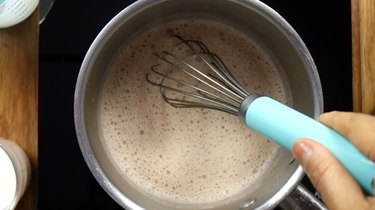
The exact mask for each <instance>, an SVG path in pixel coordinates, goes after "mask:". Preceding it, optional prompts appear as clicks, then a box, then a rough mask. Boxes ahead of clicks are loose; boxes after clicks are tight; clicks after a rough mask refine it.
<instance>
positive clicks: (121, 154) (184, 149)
mask: <svg viewBox="0 0 375 210" xmlns="http://www.w3.org/2000/svg"><path fill="white" fill-rule="evenodd" d="M171 33H176V34H179V35H181V36H183V37H184V38H187V39H191V38H193V39H198V40H201V41H203V42H204V43H205V44H206V45H207V46H208V47H209V49H210V50H211V51H212V52H215V53H216V54H218V55H219V57H221V58H222V60H223V61H224V63H225V64H226V65H227V66H228V68H229V69H230V70H231V71H232V73H233V74H234V75H235V76H236V78H237V79H238V80H239V82H240V83H241V84H242V85H243V86H244V87H246V88H247V89H248V90H249V91H250V92H257V93H261V94H265V95H268V96H271V97H273V98H275V99H277V100H279V101H282V102H285V100H286V99H285V92H284V89H283V87H282V81H281V79H280V76H279V75H278V73H277V71H276V68H275V66H274V64H273V63H272V61H271V60H270V59H269V58H268V57H267V56H266V55H265V54H264V52H262V51H261V50H260V49H259V48H258V47H257V46H256V45H255V44H254V43H253V42H252V41H251V40H250V39H248V38H247V37H245V36H244V35H243V34H241V33H239V32H237V31H234V30H233V29H231V28H228V27H226V26H225V25H222V24H218V23H216V22H212V21H208V20H198V19H191V20H179V21H173V22H169V23H166V24H163V25H160V26H158V27H154V28H152V29H150V30H149V31H146V32H144V33H142V34H141V35H140V36H138V37H137V38H135V39H134V40H133V41H132V42H131V43H130V44H129V45H127V46H126V47H125V48H124V49H123V51H122V52H121V53H120V54H119V56H118V57H117V59H116V61H115V63H114V65H113V66H112V67H111V69H110V74H109V75H108V78H107V80H106V83H105V85H104V88H103V92H102V98H101V100H100V104H101V106H100V107H101V108H100V112H99V115H100V118H99V119H100V123H101V129H102V131H101V132H102V141H103V143H104V145H105V146H106V147H107V152H108V154H109V155H110V156H111V157H112V159H113V161H114V162H115V165H116V166H117V167H118V168H119V170H120V171H121V173H122V174H123V176H124V179H125V180H127V181H129V182H131V183H133V185H135V186H137V187H138V188H140V189H142V190H144V191H145V192H148V193H150V194H151V195H153V196H155V197H158V198H162V199H165V200H168V201H172V202H177V203H194V204H199V203H210V202H216V201H220V200H224V199H226V198H228V197H231V196H233V195H235V194H237V193H241V192H243V191H244V190H249V189H251V186H252V184H254V182H255V181H256V180H257V178H258V177H259V176H261V175H262V174H263V172H264V171H265V170H266V169H267V167H268V166H269V165H271V164H272V161H273V159H274V157H275V153H276V151H277V149H278V147H277V146H275V145H274V144H272V143H270V142H269V141H267V140H265V139H264V138H262V137H260V136H259V135H258V134H256V133H254V132H252V131H250V130H249V129H247V128H246V126H245V125H243V124H242V123H241V122H240V121H239V119H238V117H236V116H232V115H229V114H226V113H222V112H218V111H213V110H208V109H176V108H173V107H171V106H170V105H168V104H166V103H165V102H164V101H163V100H162V98H161V96H160V93H159V91H158V88H155V87H153V86H151V85H150V84H148V83H147V82H146V80H145V75H146V73H147V72H149V71H150V67H151V66H152V65H153V64H155V63H158V60H157V59H156V57H155V56H154V55H153V54H152V53H153V52H159V51H162V50H168V49H172V48H174V47H175V42H174V41H173V40H171V38H169V35H170V34H171Z"/></svg>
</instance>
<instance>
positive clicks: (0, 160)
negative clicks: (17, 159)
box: [0, 146, 17, 209]
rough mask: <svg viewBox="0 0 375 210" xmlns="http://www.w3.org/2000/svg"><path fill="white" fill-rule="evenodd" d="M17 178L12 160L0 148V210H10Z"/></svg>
mask: <svg viewBox="0 0 375 210" xmlns="http://www.w3.org/2000/svg"><path fill="white" fill-rule="evenodd" d="M16 188H17V176H16V171H15V169H14V166H13V163H12V160H11V159H10V157H9V156H8V154H7V153H6V152H5V151H4V149H3V148H2V147H1V146H0V209H10V208H11V206H12V203H13V201H14V199H15V196H16Z"/></svg>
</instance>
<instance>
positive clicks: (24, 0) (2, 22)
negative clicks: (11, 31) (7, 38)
mask: <svg viewBox="0 0 375 210" xmlns="http://www.w3.org/2000/svg"><path fill="white" fill-rule="evenodd" d="M38 4H39V0H0V28H7V27H10V26H13V25H16V24H17V23H19V22H21V21H23V20H25V19H26V18H27V17H29V16H30V15H31V13H33V11H34V10H35V8H36V7H37V6H38Z"/></svg>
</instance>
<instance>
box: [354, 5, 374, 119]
mask: <svg viewBox="0 0 375 210" xmlns="http://www.w3.org/2000/svg"><path fill="white" fill-rule="evenodd" d="M351 3H352V61H353V109H354V111H356V112H363V113H367V114H374V115H375V1H374V0H352V2H351Z"/></svg>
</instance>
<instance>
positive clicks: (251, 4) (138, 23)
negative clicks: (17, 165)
mask: <svg viewBox="0 0 375 210" xmlns="http://www.w3.org/2000/svg"><path fill="white" fill-rule="evenodd" d="M192 17H194V18H210V19H211V20H215V21H219V22H222V23H225V24H226V25H229V26H230V27H233V28H235V29H236V30H240V31H241V32H242V33H244V34H246V35H248V36H249V37H251V38H252V39H254V40H256V42H258V43H259V45H260V46H262V47H263V48H264V51H266V52H268V53H269V54H272V58H273V59H274V60H275V62H277V63H278V65H279V67H280V68H279V69H280V71H282V74H283V75H284V76H285V83H286V86H287V89H288V90H289V95H290V97H289V99H288V100H289V104H290V105H292V106H293V107H294V108H295V109H296V110H299V111H300V112H303V113H305V114H306V115H309V116H311V117H313V118H314V117H316V116H318V115H319V114H321V113H322V111H323V96H322V89H321V84H320V80H319V76H318V72H317V69H316V66H315V64H314V61H313V59H312V57H311V55H310V53H309V51H308V49H307V48H306V46H305V44H304V43H303V41H302V40H301V38H300V37H299V36H298V34H297V33H296V31H295V30H294V29H293V28H292V27H291V26H290V25H289V24H288V23H287V22H286V21H285V20H284V19H283V18H282V17H281V16H280V15H279V14H278V13H277V12H275V11H274V10H272V9H271V8H270V7H268V6H267V5H265V4H264V3H262V2H260V1H258V0H189V1H183V0H139V1H136V2H135V3H133V4H131V5H130V6H128V7H127V8H125V9H124V10H123V11H121V12H120V13H119V14H118V15H116V16H115V17H114V18H113V19H112V20H111V21H110V22H109V23H108V24H107V25H106V26H105V27H104V28H103V29H102V31H101V32H100V34H99V35H98V36H97V37H96V39H95V40H94V42H93V43H92V45H91V47H90V49H89V50H88V52H87V54H86V56H85V58H84V61H83V63H82V66H81V69H80V73H79V76H78V80H77V84H76V91H75V99H74V118H75V126H76V133H77V137H78V141H79V145H80V148H81V151H82V154H83V157H84V159H85V161H86V163H87V165H88V167H89V168H90V170H91V172H92V174H93V176H94V177H95V178H96V180H97V181H98V182H99V184H100V185H101V186H102V187H103V188H104V190H105V191H106V192H107V193H108V194H109V195H110V196H111V197H112V198H113V199H114V200H115V201H116V202H117V203H118V204H120V205H121V206H122V207H124V208H125V209H134V210H140V209H153V210H157V209H162V210H168V209H171V210H174V209H193V206H181V205H177V204H176V205H174V204H171V203H167V202H164V201H162V200H160V199H158V198H154V197H152V196H148V195H146V194H144V193H142V191H141V190H139V189H137V187H136V185H134V184H133V183H129V181H127V180H126V179H124V178H123V176H122V175H121V173H120V172H119V170H118V169H117V167H116V166H115V165H114V163H113V162H112V161H111V158H110V157H109V156H108V154H107V152H106V151H105V149H104V146H103V142H102V140H101V134H100V131H101V125H100V123H99V119H98V110H99V105H98V101H99V99H100V93H101V90H102V88H103V83H104V78H106V75H107V74H108V69H109V68H108V67H109V66H111V65H112V64H113V59H114V58H115V57H116V53H117V52H118V51H119V50H120V48H121V47H123V46H124V45H126V43H129V42H130V41H131V40H132V39H134V37H137V36H138V35H139V34H140V33H142V32H143V31H145V30H147V29H148V28H151V27H153V26H156V25H158V24H163V22H166V21H170V20H174V19H184V18H192ZM150 53H152V52H150ZM134 71H136V69H135V70H134ZM223 156H225V154H223ZM303 176H304V173H303V170H302V168H301V167H300V166H299V164H298V163H297V162H296V161H294V159H293V157H292V155H291V154H290V153H289V152H287V151H285V150H283V149H282V148H280V149H279V150H278V152H277V154H276V158H275V163H274V164H272V167H270V168H268V169H267V172H266V173H264V174H263V175H262V176H261V177H260V178H259V180H258V181H257V184H256V186H254V189H253V190H251V192H249V193H243V194H242V195H239V196H235V197H232V198H228V199H227V200H226V201H225V202H221V203H220V204H218V205H211V206H194V208H195V209H225V210H228V209H272V208H275V207H276V206H281V207H284V208H287V209H289V208H292V209H293V208H294V209H324V206H323V205H322V204H321V203H320V202H319V201H318V200H316V199H315V197H314V196H312V195H311V194H309V192H307V190H305V188H304V187H302V186H301V185H300V181H301V179H302V177H303Z"/></svg>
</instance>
